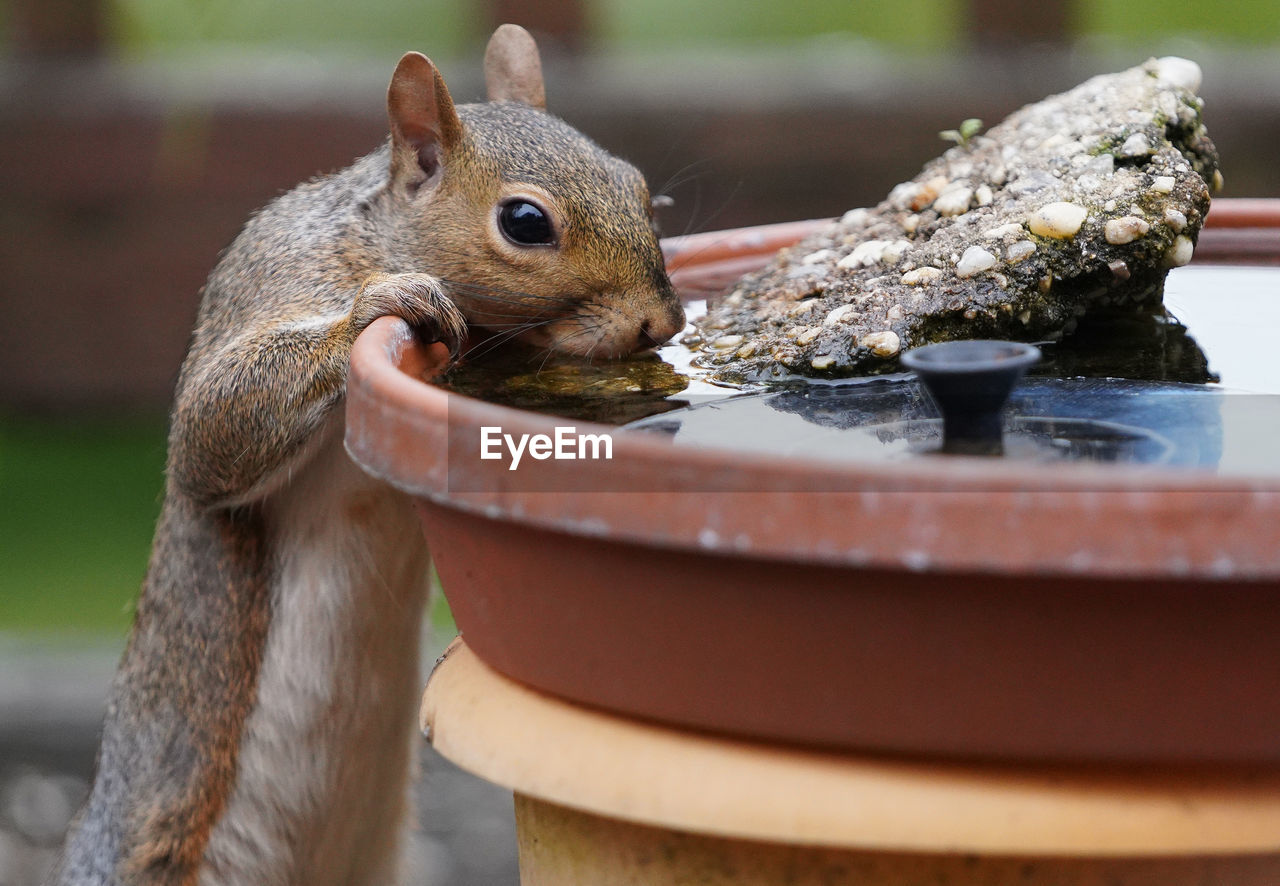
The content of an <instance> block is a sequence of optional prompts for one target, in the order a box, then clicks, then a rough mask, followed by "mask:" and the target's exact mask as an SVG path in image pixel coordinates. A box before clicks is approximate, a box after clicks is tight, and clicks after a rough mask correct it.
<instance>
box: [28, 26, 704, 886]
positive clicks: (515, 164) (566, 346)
mask: <svg viewBox="0 0 1280 886" xmlns="http://www.w3.org/2000/svg"><path fill="white" fill-rule="evenodd" d="M485 75H486V82H487V87H488V94H489V99H490V101H489V102H488V103H480V104H471V105H461V106H458V107H456V108H455V106H454V104H453V101H452V99H451V97H450V95H449V92H448V89H447V88H446V87H445V83H444V80H443V79H442V78H441V76H440V74H439V72H438V71H437V70H436V68H435V66H434V65H433V64H432V63H431V62H430V61H429V60H428V59H427V58H425V57H424V56H422V55H419V54H417V53H409V54H407V55H405V56H404V57H403V58H402V59H401V60H400V63H399V65H398V66H397V67H396V70H395V73H394V75H393V77H392V80H391V84H390V87H389V89H388V98H387V107H388V116H389V119H390V138H389V139H388V140H387V142H386V143H385V144H384V145H383V146H382V147H380V148H379V149H378V150H375V151H374V152H373V153H371V154H369V155H367V156H365V157H363V158H361V159H360V160H358V161H356V163H355V164H354V165H352V166H351V167H349V168H347V169H345V170H343V171H341V172H338V173H335V174H333V175H329V176H326V177H322V178H319V179H316V180H314V181H312V182H309V183H307V184H303V185H301V186H299V187H298V188H296V189H295V190H293V191H291V192H289V193H287V194H285V195H283V196H282V197H280V198H279V199H277V200H276V201H274V202H273V203H271V204H270V205H268V206H267V207H266V208H265V209H263V210H262V211H260V212H259V213H258V214H256V215H255V216H254V217H253V218H252V219H251V220H250V221H249V222H248V223H247V225H246V226H245V228H244V229H243V231H242V232H241V233H240V234H239V236H238V237H237V238H236V239H235V241H234V242H233V243H232V244H231V246H230V247H229V248H228V249H227V250H226V252H225V253H224V254H223V256H222V257H221V259H220V260H219V262H218V264H217V266H216V267H215V268H214V270H213V272H212V274H211V275H210V277H209V280H208V283H207V285H206V287H205V289H204V293H203V297H202V300H201V305H200V309H199V313H198V316H197V321H196V326H195V330H194V333H193V336H192V339H191V343H190V348H189V351H188V354H187V357H186V360H185V361H184V363H183V366H182V370H181V373H180V375H179V379H178V385H177V391H176V396H175V402H174V407H173V412H172V417H171V426H170V432H169V457H168V467H167V481H166V489H165V499H164V505H163V508H162V512H161V516H160V519H159V522H158V525H157V529H156V536H155V542H154V545H153V550H152V555H151V561H150V565H149V567H148V571H147V576H146V579H145V581H144V584H143V589H142V594H141V597H140V600H139V603H138V606H137V611H136V616H135V623H134V627H133V632H132V634H131V636H130V639H129V643H128V646H127V648H126V651H125V654H124V657H123V660H122V662H121V665H120V669H119V671H118V673H117V676H116V678H115V681H114V683H113V686H112V689H111V695H110V699H109V703H108V708H107V715H106V721H105V725H104V729H103V736H102V745H101V749H100V751H99V755H98V763H97V774H96V777H95V780H94V783H93V787H92V789H91V791H90V795H89V798H88V800H87V801H86V804H85V806H84V808H83V809H82V810H81V811H80V813H79V814H78V816H77V818H76V820H75V822H74V823H73V825H72V830H71V832H70V834H69V835H68V839H67V843H66V846H65V847H64V851H63V855H62V857H61V859H60V860H59V862H58V864H57V866H56V868H55V871H54V873H53V876H52V880H51V882H53V883H57V884H108V883H110V884H117V883H119V884H125V883H128V884H195V883H200V884H255V886H264V884H270V886H283V884H309V886H323V884H338V883H343V884H365V883H368V884H373V883H392V882H395V881H396V879H397V874H398V871H397V866H398V858H399V852H398V848H399V844H400V842H401V831H402V830H403V825H404V821H405V817H406V810H407V785H408V780H409V774H410V760H411V752H412V748H413V747H414V745H415V743H416V741H418V740H420V739H419V737H418V736H417V735H416V733H415V730H414V727H413V723H414V713H415V709H416V702H417V698H418V694H419V691H420V689H421V687H420V686H419V685H418V680H419V670H418V661H417V657H418V646H419V630H420V624H421V621H422V609H423V605H424V602H425V600H426V596H427V576H428V552H427V550H426V546H425V543H424V542H423V539H422V537H421V532H420V530H419V528H418V525H417V522H416V520H415V518H414V516H413V514H412V511H411V507H410V505H409V502H408V501H407V500H406V498H405V497H403V496H402V495H401V494H400V493H398V492H396V491H394V490H392V489H390V488H389V487H386V486H385V485H382V484H380V483H378V482H376V481H374V480H372V479H371V478H369V477H367V476H365V475H364V474H363V473H362V472H361V471H360V470H359V469H357V468H356V467H355V466H354V465H353V464H352V463H351V461H350V460H349V459H348V457H347V456H346V453H345V452H344V450H343V447H342V432H343V412H342V408H341V407H342V403H343V397H344V391H345V383H346V373H347V362H348V357H349V353H350V349H351V345H352V342H353V341H354V340H355V338H356V336H357V335H359V333H360V332H361V330H363V329H364V328H365V327H366V326H367V325H368V324H369V323H370V322H372V321H373V320H374V319H375V318H377V317H378V316H381V315H384V314H395V315H398V316H400V317H403V318H404V319H405V320H407V321H409V323H410V324H411V325H412V326H413V327H414V328H415V330H416V331H417V332H418V334H419V335H420V336H421V337H423V338H424V339H426V340H439V341H442V342H445V343H446V344H448V345H449V346H450V348H451V349H452V350H453V352H454V353H455V354H457V352H458V350H459V349H460V348H461V346H462V342H463V340H464V337H465V335H466V328H467V326H468V325H473V326H481V327H484V326H490V327H494V328H498V329H512V328H514V329H516V330H518V331H519V337H521V338H523V339H525V340H526V341H528V342H530V343H532V344H534V345H537V346H540V347H544V348H548V349H552V350H558V351H563V352H568V353H573V354H579V355H584V356H616V355H622V354H626V353H629V352H632V351H635V350H638V349H642V348H645V347H648V346H652V345H656V344H660V343H661V342H663V341H665V340H666V339H667V338H669V337H670V336H672V335H674V334H675V333H676V332H677V331H679V329H680V328H681V327H682V326H683V322H684V321H683V316H684V315H683V311H682V309H681V307H680V304H679V301H678V300H677V298H676V296H675V293H674V291H673V290H672V288H671V284H670V281H669V280H668V279H667V276H666V272H665V269H664V266H663V260H662V255H661V252H660V250H659V246H658V241H657V237H656V234H655V231H654V226H653V216H652V206H651V200H650V196H649V192H648V190H647V188H646V185H645V182H644V179H643V177H642V176H641V175H640V173H639V172H638V171H637V170H636V169H635V168H634V167H632V166H630V165H629V164H627V163H625V162H624V161H622V160H619V159H617V158H615V157H613V156H611V155H610V154H608V153H606V152H605V151H604V150H602V149H601V148H599V147H598V146H597V145H595V144H594V143H592V142H591V141H590V140H588V139H587V138H586V137H585V136H583V135H582V134H581V133H579V132H578V131H576V130H575V129H573V128H572V127H570V126H569V125H567V124H565V123H564V122H562V121H560V120H558V119H557V118H555V117H552V116H550V115H549V114H547V113H546V112H545V111H544V109H543V108H544V88H543V82H542V73H541V63H540V60H539V57H538V51H537V47H536V46H535V44H534V42H533V39H532V37H530V36H529V34H528V33H527V32H525V31H524V30H523V29H521V28H518V27H515V26H511V25H504V26H502V27H501V28H499V29H498V30H497V31H496V32H495V33H494V35H493V37H492V39H491V40H490V43H489V47H488V50H487V52H486V55H485ZM513 324H514V326H513Z"/></svg>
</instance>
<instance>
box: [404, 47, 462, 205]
mask: <svg viewBox="0 0 1280 886" xmlns="http://www.w3.org/2000/svg"><path fill="white" fill-rule="evenodd" d="M387 117H388V118H390V121H391V175H392V178H393V179H400V180H406V181H412V182H414V183H415V184H422V183H423V182H425V181H430V180H431V179H433V178H434V177H435V176H437V175H438V174H439V172H440V169H441V167H442V166H443V164H444V160H445V157H446V156H447V155H448V154H449V153H450V152H451V151H452V150H453V149H454V147H455V146H456V145H457V144H458V142H459V141H461V139H462V121H460V120H459V119H458V112H457V110H455V109H454V107H453V99H452V98H451V97H450V95H449V90H448V88H447V87H446V86H445V85H444V78H443V77H441V76H440V72H439V71H438V70H436V66H435V65H433V64H432V63H431V60H430V59H428V58H427V57H426V56H425V55H423V54H421V53H419V52H407V53H405V55H404V57H403V58H402V59H400V64H398V65H396V71H395V73H394V74H392V75H391V86H390V87H388V89H387Z"/></svg>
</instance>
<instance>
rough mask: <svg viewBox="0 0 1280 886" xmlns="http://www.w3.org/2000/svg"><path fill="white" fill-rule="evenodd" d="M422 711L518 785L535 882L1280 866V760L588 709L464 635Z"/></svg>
mask: <svg viewBox="0 0 1280 886" xmlns="http://www.w3.org/2000/svg"><path fill="white" fill-rule="evenodd" d="M422 724H423V728H424V730H425V731H426V732H427V734H428V735H429V737H430V739H431V741H432V742H433V744H434V745H435V746H436V748H437V749H438V750H439V751H440V752H441V753H442V754H444V755H445V756H446V757H448V758H449V759H451V760H453V761H454V762H455V763H457V764H458V765H460V766H462V767H463V768H466V769H468V770H470V771H472V772H475V773H476V774H478V775H480V776H482V777H484V778H487V779H489V780H490V781H493V782H495V783H497V784H500V785H503V786H505V787H508V788H510V789H512V790H513V791H515V792H516V817H517V825H518V830H519V840H520V865H521V882H522V883H523V884H525V886H568V884H575V886H580V884H590V886H624V884H625V886H633V884H634V886H641V884H643V886H664V884H671V886H675V884H686V883H697V884H706V886H719V884H725V886H728V884H734V886H756V884H759V886H764V884H770V886H772V884H779V883H793V884H810V883H812V884H824V886H853V884H857V886H882V884H883V886H888V884H895V886H902V884H931V883H939V884H940V883H947V884H951V886H965V884H982V886H995V884H1006V883H1017V884H1026V886H1042V884H1055V886H1065V884H1072V886H1086V884H1087V886H1095V884H1096V886H1103V884H1106V886H1148V884H1150V886H1157V884H1158V886H1181V884H1188V886H1191V884H1196V886H1203V884H1207V883H1212V884H1231V886H1255V884H1256V886H1264V884H1265V886H1274V884H1276V883H1278V882H1280V770H1276V769H1274V768H1270V767H1259V768H1223V767H1196V768H1144V769H1135V768H1114V767H1113V768H1097V767H1085V766H1079V765H1077V766H1073V767H1053V766H1046V765H1038V766H1027V765H1020V766H1017V767H1011V766H999V765H977V764H961V763H942V762H931V761H921V760H907V759H893V758H884V757H871V756H858V755H852V754H840V753H829V752H819V751H809V750H804V749H797V748H792V747H783V746H770V745H764V744H757V743H750V742H743V741H736V740H730V739H724V738H720V737H716V736H709V735H705V734H698V733H689V732H681V731H678V730H674V729H670V728H666V727H662V726H656V725H651V724H648V723H643V722H639V721H634V720H628V719H625V718H621V717H617V716H613V715H609V714H603V713H599V712H596V711H592V710H588V709H586V708H582V707H579V706H576V705H572V704H569V703H567V702H563V701H560V700H558V699H555V698H552V697H550V696H547V695H543V694H541V693H538V692H535V691H532V690H530V689H527V688H525V687H523V686H521V685H519V684H517V683H514V682H512V681H510V680H508V679H507V678H505V677H502V676H500V675H499V674H497V673H496V672H495V671H493V670H491V669H490V668H489V667H488V666H486V665H485V664H483V663H482V662H481V661H480V660H479V659H478V658H477V657H476V656H475V655H474V654H473V653H472V652H471V651H470V650H469V649H468V648H467V647H466V646H465V644H463V643H461V641H458V642H456V643H455V645H454V646H453V647H451V649H450V652H449V654H448V655H447V657H446V658H445V660H444V661H443V662H442V663H441V664H440V665H439V666H438V668H437V669H436V671H435V673H434V674H433V675H432V678H431V680H430V682H429V684H428V686H427V691H426V694H425V696H424V699H423V707H422Z"/></svg>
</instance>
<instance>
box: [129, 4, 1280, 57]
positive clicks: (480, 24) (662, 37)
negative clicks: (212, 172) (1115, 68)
mask: <svg viewBox="0 0 1280 886" xmlns="http://www.w3.org/2000/svg"><path fill="white" fill-rule="evenodd" d="M482 8H483V7H482V6H480V5H479V4H476V3H474V2H471V0H374V2H368V3H350V2H348V0H273V2H271V3H263V2H261V0H114V2H112V3H111V5H110V15H111V18H110V21H111V27H112V35H113V39H114V41H115V43H116V45H117V46H118V47H120V48H121V49H122V50H123V51H125V52H126V53H142V52H149V51H152V50H161V51H164V50H169V51H173V50H185V49H189V48H191V47H196V46H199V45H200V44H222V45H240V46H251V47H252V46H257V47H266V48H270V49H272V50H278V49H296V50H301V51H307V50H310V49H316V48H323V47H332V46H342V47H344V48H347V49H354V50H365V51H376V52H398V51H402V50H403V49H406V48H410V47H413V48H419V49H423V50H425V51H427V52H429V53H430V54H433V55H435V56H437V57H456V56H458V55H461V54H468V55H469V54H472V53H474V52H476V51H478V47H479V46H480V45H481V43H482V41H483V40H484V39H485V37H486V36H487V35H486V33H485V32H486V30H487V26H486V22H485V21H483V20H482V17H481V15H480V12H481V10H482ZM963 9H964V0H857V2H849V0H806V2H803V3H742V2H741V0H700V2H697V3H689V2H686V0H594V2H593V0H588V6H587V13H588V16H589V19H590V24H589V27H590V28H591V30H592V32H593V33H594V34H595V36H596V37H597V38H598V41H599V45H600V47H601V48H602V49H604V50H606V51H608V50H610V49H615V48H618V47H628V48H640V49H653V48H665V47H669V46H685V47H687V46H696V45H700V44H719V45H726V44H727V45H735V44H736V45H750V44H763V43H770V42H786V41H790V40H795V39H799V38H805V37H813V36H818V35H827V34H845V35H850V36H854V37H859V38H863V39H867V40H871V41H875V42H878V43H880V44H883V45H885V46H888V47H897V48H906V49H916V50H926V51H927V50H929V49H930V48H934V47H954V46H955V43H956V41H957V40H958V39H960V35H962V33H963V28H962V23H961V16H962V15H963ZM1072 18H1073V21H1074V25H1075V28H1076V30H1077V32H1078V33H1079V34H1081V35H1082V36H1088V37H1105V38H1111V39H1118V40H1122V41H1125V42H1137V43H1143V44H1146V43H1150V42H1151V41H1153V40H1161V39H1166V38H1169V37H1176V36H1180V35H1190V36H1193V37H1205V38H1210V39H1219V40H1228V41H1235V42H1245V43H1266V42H1275V41H1277V40H1280V3H1277V2H1276V0H1222V2H1219V3H1205V2H1203V0H1076V3H1075V6H1074V12H1073V16H1072Z"/></svg>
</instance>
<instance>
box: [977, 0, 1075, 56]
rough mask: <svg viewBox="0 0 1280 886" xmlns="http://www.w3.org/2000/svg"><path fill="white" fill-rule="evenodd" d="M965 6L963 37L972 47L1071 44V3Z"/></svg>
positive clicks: (987, 1)
mask: <svg viewBox="0 0 1280 886" xmlns="http://www.w3.org/2000/svg"><path fill="white" fill-rule="evenodd" d="M966 7H967V9H966V13H965V23H966V31H967V34H966V36H967V37H968V41H969V45H970V46H973V47H989V48H995V49H1015V48H1017V47H1019V46H1031V45H1036V44H1039V45H1045V44H1052V45H1062V44H1065V43H1068V42H1069V41H1070V37H1071V35H1070V33H1069V31H1070V28H1071V2H1070V0H1041V2H1039V3H1028V2H1026V0H968V2H967V3H966Z"/></svg>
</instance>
